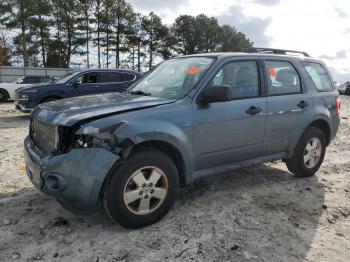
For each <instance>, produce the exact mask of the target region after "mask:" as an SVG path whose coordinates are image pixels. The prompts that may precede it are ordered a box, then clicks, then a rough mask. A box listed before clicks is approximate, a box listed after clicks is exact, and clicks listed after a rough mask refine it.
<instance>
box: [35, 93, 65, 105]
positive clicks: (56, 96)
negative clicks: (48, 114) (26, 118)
mask: <svg viewBox="0 0 350 262" xmlns="http://www.w3.org/2000/svg"><path fill="white" fill-rule="evenodd" d="M49 98H55V99H56V100H59V99H63V97H62V96H59V95H48V96H45V97H44V98H42V99H41V100H40V104H41V103H44V101H45V100H47V99H49Z"/></svg>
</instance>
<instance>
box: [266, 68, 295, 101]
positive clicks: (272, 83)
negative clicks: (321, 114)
mask: <svg viewBox="0 0 350 262" xmlns="http://www.w3.org/2000/svg"><path fill="white" fill-rule="evenodd" d="M265 67H266V75H267V80H268V93H269V95H288V94H297V93H301V83H300V77H299V75H298V73H297V71H296V70H295V69H294V67H293V66H292V64H291V63H289V62H284V61H266V62H265Z"/></svg>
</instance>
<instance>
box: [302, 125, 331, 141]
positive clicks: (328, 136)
mask: <svg viewBox="0 0 350 262" xmlns="http://www.w3.org/2000/svg"><path fill="white" fill-rule="evenodd" d="M309 127H317V128H319V129H321V130H322V131H323V133H324V134H325V137H326V145H327V146H328V145H329V143H330V142H331V128H330V125H329V123H328V122H327V121H326V120H324V119H316V120H314V121H313V122H311V123H310V124H309V125H308V127H307V128H309ZM305 130H306V129H305ZM305 130H304V131H305Z"/></svg>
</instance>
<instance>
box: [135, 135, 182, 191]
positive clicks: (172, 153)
mask: <svg viewBox="0 0 350 262" xmlns="http://www.w3.org/2000/svg"><path fill="white" fill-rule="evenodd" d="M150 148H151V149H156V150H159V151H161V152H162V153H164V154H166V155H168V156H169V157H170V158H171V159H172V160H173V161H174V164H175V166H176V168H177V170H178V172H179V180H180V186H185V185H186V166H185V161H184V158H183V156H182V154H181V152H180V150H178V149H177V148H176V147H175V146H174V145H172V144H170V143H168V142H165V141H161V140H149V141H144V142H141V143H139V144H136V145H134V146H133V147H132V149H131V151H130V154H131V153H132V152H135V151H138V150H142V149H150Z"/></svg>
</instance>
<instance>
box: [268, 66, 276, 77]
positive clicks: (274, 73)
mask: <svg viewBox="0 0 350 262" xmlns="http://www.w3.org/2000/svg"><path fill="white" fill-rule="evenodd" d="M269 75H270V76H272V77H276V75H277V73H276V69H275V68H272V67H270V68H269Z"/></svg>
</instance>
